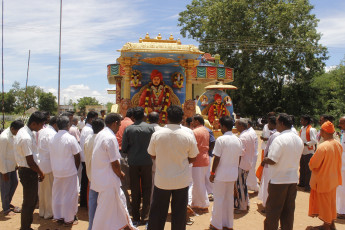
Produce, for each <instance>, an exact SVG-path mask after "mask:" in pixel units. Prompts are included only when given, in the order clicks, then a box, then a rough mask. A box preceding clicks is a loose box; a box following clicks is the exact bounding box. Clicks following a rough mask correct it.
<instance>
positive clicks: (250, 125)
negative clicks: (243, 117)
mask: <svg viewBox="0 0 345 230" xmlns="http://www.w3.org/2000/svg"><path fill="white" fill-rule="evenodd" d="M253 124H254V123H253V121H252V120H250V119H248V128H250V127H253Z"/></svg>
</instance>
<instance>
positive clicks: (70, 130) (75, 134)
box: [69, 125, 80, 142]
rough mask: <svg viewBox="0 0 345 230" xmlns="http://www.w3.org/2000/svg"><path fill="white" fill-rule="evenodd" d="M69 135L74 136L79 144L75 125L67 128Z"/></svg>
mask: <svg viewBox="0 0 345 230" xmlns="http://www.w3.org/2000/svg"><path fill="white" fill-rule="evenodd" d="M69 133H70V134H71V135H72V136H74V137H75V138H76V139H77V141H78V142H79V141H80V131H79V129H78V127H77V126H75V125H72V126H71V127H70V128H69Z"/></svg>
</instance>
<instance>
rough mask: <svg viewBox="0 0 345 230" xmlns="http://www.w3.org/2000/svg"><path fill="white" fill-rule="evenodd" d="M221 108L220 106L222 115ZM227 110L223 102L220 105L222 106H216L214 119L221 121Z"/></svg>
mask: <svg viewBox="0 0 345 230" xmlns="http://www.w3.org/2000/svg"><path fill="white" fill-rule="evenodd" d="M219 106H220V113H218V107H219ZM225 110H226V109H225V106H224V104H223V102H222V103H220V105H218V104H215V106H213V114H214V119H219V118H221V117H223V116H225V115H226V111H225Z"/></svg>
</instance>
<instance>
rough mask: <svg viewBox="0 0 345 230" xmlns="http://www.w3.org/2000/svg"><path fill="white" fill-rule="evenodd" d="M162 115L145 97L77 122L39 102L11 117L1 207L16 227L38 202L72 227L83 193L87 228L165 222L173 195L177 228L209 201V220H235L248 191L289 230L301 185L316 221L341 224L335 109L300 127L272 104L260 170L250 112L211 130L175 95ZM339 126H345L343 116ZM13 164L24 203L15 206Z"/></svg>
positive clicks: (344, 175)
mask: <svg viewBox="0 0 345 230" xmlns="http://www.w3.org/2000/svg"><path fill="white" fill-rule="evenodd" d="M166 114H167V121H168V123H167V125H165V126H164V127H163V126H160V125H159V124H158V123H159V121H160V114H159V113H157V112H151V113H150V114H147V116H145V111H144V108H142V107H134V108H130V109H128V111H127V114H126V117H122V116H121V115H120V114H117V113H109V114H107V115H106V116H105V115H102V117H100V118H99V117H98V114H97V112H94V111H91V112H89V113H88V114H87V116H86V118H85V121H79V120H78V119H77V118H76V117H74V116H73V114H71V113H64V114H61V115H60V116H55V117H50V115H49V113H46V112H39V111H37V112H34V113H33V114H32V115H31V116H30V118H29V120H28V122H27V124H24V123H23V122H22V121H20V120H16V121H14V122H12V123H11V125H10V127H9V128H7V129H6V130H4V131H3V132H2V133H1V136H0V173H1V174H0V186H1V200H2V209H3V213H4V215H9V216H10V215H15V213H21V230H29V229H32V228H31V224H32V222H33V212H34V209H35V207H36V205H37V204H38V205H39V216H40V217H42V218H44V219H52V220H53V221H55V222H57V223H59V224H63V225H65V226H72V225H75V224H77V223H78V218H77V212H78V203H79V206H80V208H83V207H85V208H88V215H89V227H88V229H89V230H92V229H93V230H101V229H102V230H103V229H104V230H106V229H114V230H120V229H125V230H134V229H137V227H138V226H140V225H146V229H150V230H163V229H164V226H165V222H166V220H167V215H168V210H169V205H171V229H173V230H183V229H186V225H187V224H190V223H191V222H192V221H193V219H192V218H190V217H191V216H192V215H194V214H199V215H202V214H203V213H207V212H209V211H212V217H211V219H210V225H209V229H212V230H217V229H233V227H234V221H233V220H234V213H236V214H240V213H246V212H248V210H249V207H250V206H249V194H248V191H249V190H252V191H254V192H258V198H259V199H260V200H261V201H262V206H263V207H264V209H262V210H260V211H261V212H263V213H265V214H266V219H265V221H264V223H263V224H264V229H265V230H271V229H272V230H277V229H278V228H279V227H280V228H281V229H282V230H290V229H293V223H294V211H295V199H296V195H297V188H298V187H300V189H303V190H304V191H306V192H310V200H309V216H312V217H319V218H320V219H321V220H322V221H323V222H324V224H323V225H322V226H318V227H315V228H314V229H326V230H328V229H336V228H335V224H334V221H335V220H336V219H337V218H342V219H345V184H344V183H345V156H344V154H345V153H344V152H345V139H344V138H343V134H342V132H341V133H338V135H337V132H335V127H334V124H333V122H334V119H333V118H332V117H331V116H328V115H322V116H321V118H320V125H321V129H320V130H319V131H317V130H316V129H315V128H313V127H312V126H311V124H312V119H311V118H310V116H308V115H303V116H301V120H300V122H301V125H302V127H301V129H300V131H299V132H297V130H296V129H295V128H294V126H293V125H294V121H293V117H292V116H290V115H287V114H285V113H280V114H278V115H276V114H274V113H272V112H271V113H269V114H268V115H267V121H268V123H267V124H266V125H265V126H264V127H263V131H262V135H261V136H260V137H259V138H260V139H261V140H262V144H261V164H260V166H259V167H258V168H256V162H257V158H258V156H260V154H259V140H258V136H257V134H256V132H255V130H254V129H253V127H252V123H251V121H250V120H249V119H246V118H239V119H236V120H234V119H233V118H232V117H230V116H223V117H221V118H220V119H219V124H220V130H221V133H222V134H223V135H221V136H219V137H218V138H217V139H216V138H215V136H214V134H213V132H212V130H210V129H209V128H207V127H206V126H205V121H204V118H203V116H201V115H199V114H196V115H194V116H193V117H190V118H187V119H186V120H185V121H183V117H184V114H183V110H182V108H181V107H179V106H174V105H172V106H170V107H169V108H167V110H166ZM339 127H340V128H341V130H345V117H342V118H340V120H339ZM234 128H236V130H237V134H236V133H233V130H234ZM339 138H340V142H339ZM17 171H18V175H19V178H20V182H21V184H22V186H23V204H22V207H21V208H19V207H14V206H13V205H12V204H11V200H12V198H13V195H14V193H15V190H16V188H17V185H18V179H17ZM78 200H79V201H78ZM210 201H211V202H212V201H213V209H212V210H209V206H210Z"/></svg>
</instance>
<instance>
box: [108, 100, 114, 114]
mask: <svg viewBox="0 0 345 230" xmlns="http://www.w3.org/2000/svg"><path fill="white" fill-rule="evenodd" d="M112 106H113V103H112V102H108V103H107V113H110V112H111V107H112Z"/></svg>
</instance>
